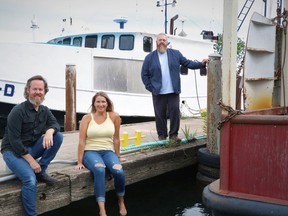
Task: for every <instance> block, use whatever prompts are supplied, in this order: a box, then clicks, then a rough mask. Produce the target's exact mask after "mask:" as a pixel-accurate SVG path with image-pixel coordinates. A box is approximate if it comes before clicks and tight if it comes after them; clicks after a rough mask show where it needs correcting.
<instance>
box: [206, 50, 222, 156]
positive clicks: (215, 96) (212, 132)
mask: <svg viewBox="0 0 288 216" xmlns="http://www.w3.org/2000/svg"><path fill="white" fill-rule="evenodd" d="M209 58H210V62H209V66H208V75H207V82H208V85H207V149H208V150H209V152H211V153H215V154H219V150H220V132H219V130H218V129H217V126H218V122H220V121H221V108H220V106H219V105H218V101H219V99H220V98H222V70H221V55H219V54H211V55H209Z"/></svg>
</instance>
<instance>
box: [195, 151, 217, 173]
mask: <svg viewBox="0 0 288 216" xmlns="http://www.w3.org/2000/svg"><path fill="white" fill-rule="evenodd" d="M197 157H198V162H199V164H203V165H206V166H208V167H213V168H218V169H220V155H218V154H215V153H210V152H209V150H208V149H207V148H199V149H198V151H197Z"/></svg>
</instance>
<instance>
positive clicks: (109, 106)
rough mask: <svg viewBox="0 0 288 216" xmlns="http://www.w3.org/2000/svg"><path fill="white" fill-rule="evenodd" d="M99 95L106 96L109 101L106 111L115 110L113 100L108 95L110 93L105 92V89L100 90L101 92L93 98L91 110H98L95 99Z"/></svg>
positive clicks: (93, 111)
mask: <svg viewBox="0 0 288 216" xmlns="http://www.w3.org/2000/svg"><path fill="white" fill-rule="evenodd" d="M98 96H102V97H104V98H106V101H107V104H108V106H107V108H106V111H107V112H113V111H114V105H113V102H112V101H111V99H110V98H109V97H108V95H107V94H106V93H105V92H103V91H100V92H97V93H96V94H95V95H94V96H93V98H92V104H91V112H92V113H95V112H96V111H97V110H96V107H95V106H94V103H95V100H96V98H97V97H98Z"/></svg>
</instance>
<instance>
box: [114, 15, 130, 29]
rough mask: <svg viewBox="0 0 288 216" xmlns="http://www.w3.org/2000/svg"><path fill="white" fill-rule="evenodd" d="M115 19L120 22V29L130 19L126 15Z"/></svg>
mask: <svg viewBox="0 0 288 216" xmlns="http://www.w3.org/2000/svg"><path fill="white" fill-rule="evenodd" d="M113 21H114V22H116V23H119V24H120V29H124V24H125V23H127V22H128V19H126V18H125V17H120V18H117V19H114V20H113Z"/></svg>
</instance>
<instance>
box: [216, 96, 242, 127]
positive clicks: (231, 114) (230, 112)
mask: <svg viewBox="0 0 288 216" xmlns="http://www.w3.org/2000/svg"><path fill="white" fill-rule="evenodd" d="M217 104H218V105H219V106H220V107H221V108H222V109H224V110H226V111H227V112H228V115H227V116H226V117H225V118H224V119H223V120H222V121H220V122H218V127H217V129H218V130H220V129H221V127H222V125H223V124H224V123H225V122H228V121H230V119H232V118H234V117H235V116H236V115H240V114H242V112H241V111H240V110H234V109H233V108H232V107H230V106H227V105H225V104H224V103H223V102H222V99H221V98H220V99H219V102H218V103H217Z"/></svg>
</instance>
